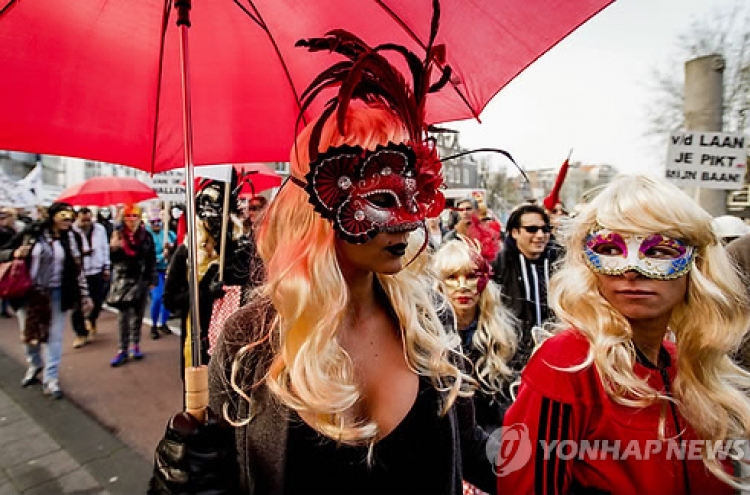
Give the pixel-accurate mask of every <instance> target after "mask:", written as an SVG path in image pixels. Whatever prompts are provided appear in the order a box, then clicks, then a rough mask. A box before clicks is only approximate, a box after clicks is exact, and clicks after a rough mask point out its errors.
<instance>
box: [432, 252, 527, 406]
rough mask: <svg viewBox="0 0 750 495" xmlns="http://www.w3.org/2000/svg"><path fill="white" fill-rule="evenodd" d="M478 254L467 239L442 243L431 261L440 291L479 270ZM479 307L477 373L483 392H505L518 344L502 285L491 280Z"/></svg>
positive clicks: (476, 340) (489, 393) (511, 375)
mask: <svg viewBox="0 0 750 495" xmlns="http://www.w3.org/2000/svg"><path fill="white" fill-rule="evenodd" d="M476 256H481V254H480V253H479V252H478V251H477V250H475V249H474V248H473V247H471V246H469V245H468V244H467V243H466V242H464V241H461V240H453V241H449V242H447V243H445V244H443V245H442V246H441V247H440V249H438V251H437V252H436V253H435V254H434V258H433V260H432V266H433V270H434V271H435V274H436V275H437V278H438V280H439V281H440V283H439V287H440V290H441V291H442V292H446V290H445V286H444V284H443V283H442V281H444V280H445V279H446V278H448V277H450V276H452V275H456V274H469V273H472V272H473V271H474V270H476V269H477V262H476ZM477 309H478V314H479V319H478V321H477V330H476V332H474V336H473V337H472V340H471V343H472V345H473V346H474V348H475V349H476V351H477V353H478V354H479V358H478V359H477V361H476V362H475V363H473V365H474V370H475V376H476V379H477V382H478V383H479V386H480V388H481V389H482V391H483V392H485V393H486V394H488V395H496V394H500V393H502V391H503V385H504V384H505V383H506V382H509V381H510V380H511V379H512V378H513V375H514V372H513V370H512V369H511V368H510V367H509V366H508V363H509V361H510V360H511V358H512V357H513V355H514V354H515V352H516V345H517V338H516V332H515V330H514V324H513V323H514V319H513V316H512V315H511V313H510V311H508V309H507V308H506V307H505V306H504V305H503V304H502V301H501V297H500V288H499V287H498V286H497V284H496V283H495V282H493V281H492V280H490V281H488V283H487V286H486V287H485V288H484V291H482V293H481V295H480V296H479V304H478V308H477Z"/></svg>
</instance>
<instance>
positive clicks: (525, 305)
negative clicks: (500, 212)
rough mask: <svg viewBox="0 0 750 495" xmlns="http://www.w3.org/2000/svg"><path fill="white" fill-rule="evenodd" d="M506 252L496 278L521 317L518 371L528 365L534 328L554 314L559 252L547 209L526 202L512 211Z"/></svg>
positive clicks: (498, 261)
mask: <svg viewBox="0 0 750 495" xmlns="http://www.w3.org/2000/svg"><path fill="white" fill-rule="evenodd" d="M506 231H507V233H508V234H507V238H506V239H505V244H504V247H503V251H502V252H501V253H500V254H499V255H498V256H497V258H496V259H495V262H494V263H493V266H492V268H493V272H494V275H493V278H494V280H495V282H496V283H497V284H498V285H500V288H501V290H502V293H503V302H504V304H505V305H506V306H507V307H508V308H510V310H511V311H512V313H513V314H514V315H515V317H516V318H517V319H518V323H517V325H516V334H517V337H518V350H517V351H516V355H515V356H514V357H513V359H512V361H511V367H512V368H513V369H515V370H516V371H521V369H522V368H523V367H524V366H525V365H526V362H527V361H528V359H529V356H530V355H531V351H532V350H533V349H534V339H533V337H532V329H533V328H535V327H539V328H541V327H542V326H543V325H544V323H545V322H547V321H549V320H550V319H552V317H553V315H552V313H551V311H550V309H549V307H548V306H547V287H548V285H549V279H550V276H551V274H552V269H553V264H554V262H555V261H556V260H557V257H558V251H557V249H556V248H555V247H554V245H553V244H551V243H550V233H551V226H550V221H549V216H548V215H547V213H546V212H545V211H544V208H542V207H541V206H538V205H533V204H524V205H521V206H519V207H517V208H516V209H515V210H513V211H512V212H511V214H510V217H508V222H507V225H506Z"/></svg>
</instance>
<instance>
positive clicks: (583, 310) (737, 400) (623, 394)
mask: <svg viewBox="0 0 750 495" xmlns="http://www.w3.org/2000/svg"><path fill="white" fill-rule="evenodd" d="M597 225H598V226H601V227H604V228H606V229H610V230H616V231H620V232H625V233H652V232H653V233H663V234H666V235H669V236H670V237H674V238H679V239H682V240H683V241H685V242H686V243H687V244H689V245H691V246H694V247H695V248H696V250H697V256H696V259H695V262H694V266H693V268H692V270H691V271H690V272H689V273H688V274H687V275H686V276H687V277H689V280H688V289H687V295H686V298H685V301H684V302H682V303H680V304H679V305H678V306H677V307H675V308H674V310H673V311H672V315H671V319H670V322H669V329H670V330H671V331H672V332H673V333H674V338H675V341H676V346H677V377H676V379H675V383H674V387H673V388H674V390H673V395H674V398H673V399H670V398H669V397H666V396H664V395H663V394H660V393H659V392H658V391H657V390H655V389H653V388H651V387H650V386H649V385H648V384H647V383H646V381H645V380H643V379H641V378H638V377H637V376H636V374H635V373H634V371H633V366H634V364H635V362H636V353H635V347H634V344H633V342H632V337H633V331H632V328H631V326H630V324H629V322H628V320H627V319H626V318H625V317H624V316H623V315H622V314H621V313H620V312H618V311H617V310H616V309H615V308H614V307H613V306H612V305H611V304H610V303H609V302H608V301H607V300H606V299H604V297H602V295H601V294H600V293H599V290H598V288H597V276H596V273H594V272H593V271H592V270H591V269H590V268H589V266H588V265H587V264H586V260H585V255H584V251H583V246H584V239H585V238H586V235H587V234H588V232H589V231H590V230H591V229H592V228H594V227H595V226H597ZM563 239H564V244H565V247H566V249H567V251H566V255H565V258H564V261H563V264H562V268H561V269H560V270H559V271H558V272H557V273H556V274H555V276H554V277H553V279H552V282H551V288H550V305H551V307H552V308H553V310H554V311H555V314H556V315H557V316H558V317H559V318H560V319H561V320H562V322H564V325H565V326H573V327H575V328H577V329H578V330H580V331H581V332H582V333H583V334H584V335H585V336H586V338H587V339H588V340H589V342H590V344H591V347H590V350H589V355H588V358H587V359H586V361H585V362H584V363H582V364H581V365H580V366H576V367H575V368H574V369H573V370H577V369H582V368H583V367H585V366H588V365H590V364H592V363H593V364H594V366H596V369H597V371H598V372H599V374H600V376H601V377H602V382H603V385H604V387H605V389H606V390H607V393H608V394H609V395H610V396H611V398H612V399H613V400H614V401H616V402H618V403H620V404H623V405H627V406H631V407H642V406H646V405H649V404H654V403H661V404H662V407H663V415H664V413H665V406H666V404H667V401H670V400H674V402H675V403H676V404H677V407H678V408H679V411H680V413H681V414H682V416H683V417H684V418H685V420H686V421H687V422H688V423H689V424H690V425H691V426H692V427H693V428H694V429H695V432H696V434H697V435H698V438H700V439H703V440H707V441H724V440H729V439H742V438H748V436H750V398H749V397H748V392H750V374H749V373H748V372H746V371H744V370H742V369H741V368H740V367H739V366H737V365H736V364H734V363H733V362H732V360H731V359H730V357H729V356H731V355H733V354H734V353H735V352H736V351H737V349H738V347H739V346H740V343H741V341H742V339H743V336H744V334H745V331H746V329H747V322H748V317H749V313H750V310H749V309H748V303H747V300H746V295H745V289H744V287H743V286H742V284H741V282H740V278H739V276H738V274H737V272H736V269H735V268H734V267H733V265H732V263H731V262H730V260H729V259H728V257H727V255H726V253H725V251H724V248H723V247H722V246H721V243H720V241H719V239H718V238H717V236H716V234H715V233H714V231H713V229H712V228H711V216H710V215H709V214H708V213H706V211H704V210H703V209H702V208H701V207H700V206H698V205H697V204H696V203H695V202H694V201H693V200H692V199H691V198H690V197H688V196H687V195H686V194H685V193H683V192H682V191H680V190H679V189H678V188H676V187H675V186H673V185H671V184H668V183H666V182H664V181H661V180H658V179H654V178H651V177H648V176H642V175H635V176H633V175H626V176H620V177H618V178H616V179H615V180H614V181H613V182H612V183H611V184H610V185H609V186H608V187H607V188H606V189H604V191H602V192H601V194H600V195H599V196H598V197H597V198H596V199H595V200H594V201H592V203H591V204H590V205H588V206H587V207H586V208H585V209H584V210H583V211H582V212H581V213H580V214H579V215H578V216H577V217H576V218H575V219H573V220H571V221H570V222H569V223H568V224H567V225H566V226H565V229H564V230H563ZM663 415H662V416H663ZM663 428H664V418H662V421H661V427H660V428H659V430H660V431H659V435H660V436H663V435H664V429H663ZM711 457H712V456H709V455H708V453H707V452H703V462H704V463H705V464H706V467H707V468H708V469H710V470H711V472H713V473H714V475H716V476H717V477H718V478H719V479H721V480H723V481H724V482H726V483H728V484H730V485H732V486H734V487H739V486H740V485H739V484H738V483H739V480H738V479H737V478H734V477H732V476H731V475H730V474H728V473H726V472H725V471H724V469H723V468H722V465H721V464H720V462H719V460H717V459H715V458H711Z"/></svg>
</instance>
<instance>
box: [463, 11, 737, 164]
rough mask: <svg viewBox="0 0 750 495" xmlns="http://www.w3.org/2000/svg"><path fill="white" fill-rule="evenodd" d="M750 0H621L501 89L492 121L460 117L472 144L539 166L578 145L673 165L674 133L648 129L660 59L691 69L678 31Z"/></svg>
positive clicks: (599, 157)
mask: <svg viewBox="0 0 750 495" xmlns="http://www.w3.org/2000/svg"><path fill="white" fill-rule="evenodd" d="M571 1H573V0H571ZM748 1H749V0H617V1H615V2H614V4H612V5H610V6H609V7H607V9H605V10H604V11H603V12H601V13H600V14H599V15H598V16H596V17H594V18H593V19H591V20H590V21H589V22H588V23H586V24H585V25H583V26H582V27H581V28H579V29H578V30H577V31H575V32H574V33H573V34H571V35H570V36H569V37H568V38H566V39H565V40H563V41H562V42H561V43H560V44H558V45H557V46H556V47H554V48H553V49H552V50H550V51H549V52H548V53H547V54H545V55H544V56H543V57H542V58H540V59H539V60H537V61H536V62H535V63H534V64H533V65H531V66H530V67H529V68H528V69H526V71H525V72H523V73H522V74H521V75H520V76H519V77H517V78H516V79H515V80H513V81H512V82H511V83H510V84H509V85H508V86H506V87H505V88H504V89H503V90H502V91H501V92H500V93H499V94H498V95H497V96H495V98H494V99H493V100H492V101H491V102H490V104H489V105H488V106H487V108H486V109H485V111H484V112H483V113H482V116H481V117H482V120H483V123H482V124H478V123H476V122H462V123H456V124H451V127H455V128H458V129H460V130H461V131H462V132H461V143H462V145H463V146H465V147H468V148H475V147H489V146H492V147H501V148H504V149H506V150H508V151H510V152H511V154H512V155H513V156H514V158H515V159H516V161H517V162H519V163H520V164H521V165H522V166H523V167H525V168H527V169H530V170H531V169H534V168H544V167H557V166H559V165H560V164H562V162H563V160H565V157H566V156H567V155H568V151H569V150H570V149H571V148H573V156H572V160H574V161H581V162H583V163H587V164H599V163H608V164H611V165H614V166H615V167H617V168H618V169H619V170H620V171H623V172H646V173H654V172H655V173H659V174H663V168H662V165H663V162H664V159H665V157H666V153H667V150H666V142H664V143H661V142H659V141H658V140H656V139H654V137H653V136H651V137H649V136H647V135H646V132H647V127H646V124H645V121H646V118H645V116H646V115H647V112H648V111H649V102H650V101H651V100H652V95H653V90H651V89H649V87H650V83H651V81H652V80H653V77H652V72H653V69H654V68H656V67H662V68H669V70H673V71H674V73H675V74H677V75H678V76H680V77H681V74H682V71H683V67H684V62H685V60H681V59H679V57H678V54H679V50H678V37H679V36H680V35H681V34H683V33H686V32H687V30H688V29H689V28H690V26H691V25H692V23H693V21H695V20H698V19H701V18H711V17H712V16H713V15H715V12H717V11H727V10H728V9H729V8H730V7H731V6H732V5H737V4H738V2H748ZM509 171H510V170H509Z"/></svg>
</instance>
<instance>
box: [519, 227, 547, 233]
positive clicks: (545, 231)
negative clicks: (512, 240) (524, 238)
mask: <svg viewBox="0 0 750 495" xmlns="http://www.w3.org/2000/svg"><path fill="white" fill-rule="evenodd" d="M521 228H522V229H523V230H525V231H526V232H528V233H529V234H536V233H537V232H539V231H540V230H541V231H542V232H544V233H545V234H549V233H550V232H552V227H550V226H549V225H542V226H540V225H521Z"/></svg>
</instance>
